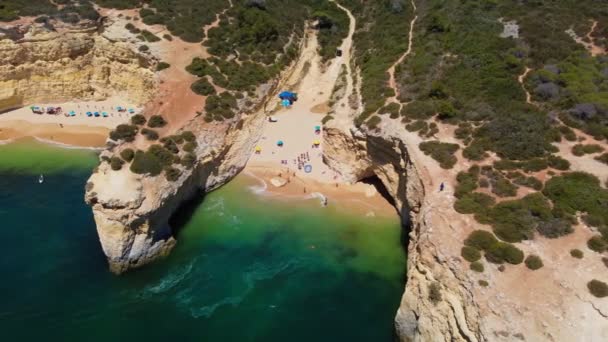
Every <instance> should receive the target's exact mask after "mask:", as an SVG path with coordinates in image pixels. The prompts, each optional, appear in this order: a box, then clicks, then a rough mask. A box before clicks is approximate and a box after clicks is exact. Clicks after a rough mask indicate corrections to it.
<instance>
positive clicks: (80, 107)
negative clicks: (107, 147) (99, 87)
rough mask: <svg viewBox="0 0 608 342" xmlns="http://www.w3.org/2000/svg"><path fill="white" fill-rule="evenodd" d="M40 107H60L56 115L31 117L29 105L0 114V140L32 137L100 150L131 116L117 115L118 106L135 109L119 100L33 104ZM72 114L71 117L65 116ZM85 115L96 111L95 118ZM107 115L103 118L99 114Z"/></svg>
mask: <svg viewBox="0 0 608 342" xmlns="http://www.w3.org/2000/svg"><path fill="white" fill-rule="evenodd" d="M34 106H38V107H40V108H47V107H61V108H62V112H61V113H60V114H58V115H51V114H35V113H33V112H32V110H31V109H30V106H26V107H23V108H18V109H15V110H11V111H7V112H5V113H2V114H0V141H10V140H15V139H20V138H24V137H34V138H37V139H39V140H43V141H48V142H53V143H61V144H67V145H74V146H81V147H102V146H104V144H105V141H106V138H107V136H108V133H109V132H110V130H111V129H113V128H114V127H116V126H118V125H119V124H121V123H124V122H127V121H128V120H129V118H130V117H131V116H132V115H134V114H132V113H129V112H128V111H127V112H119V111H118V110H117V107H118V106H121V107H124V108H127V109H133V110H134V112H135V113H138V112H139V109H138V108H136V107H133V106H130V105H129V104H128V103H126V102H125V101H123V100H122V99H120V98H111V99H108V100H105V101H89V102H67V103H54V104H50V103H40V104H34ZM72 111H73V112H74V113H75V115H74V116H66V115H65V114H66V113H70V112H72ZM87 112H92V113H95V112H98V113H99V115H100V116H99V117H95V116H91V117H89V116H87V114H86V113H87ZM104 112H105V113H107V117H103V116H102V113H104Z"/></svg>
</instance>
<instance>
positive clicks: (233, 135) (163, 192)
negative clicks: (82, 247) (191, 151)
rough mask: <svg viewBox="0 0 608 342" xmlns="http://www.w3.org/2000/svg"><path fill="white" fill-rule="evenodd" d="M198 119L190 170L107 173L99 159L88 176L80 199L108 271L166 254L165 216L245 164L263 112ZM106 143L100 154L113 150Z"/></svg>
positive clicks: (169, 232) (170, 241)
mask: <svg viewBox="0 0 608 342" xmlns="http://www.w3.org/2000/svg"><path fill="white" fill-rule="evenodd" d="M202 120H203V119H202V117H197V118H195V119H194V120H193V121H191V122H190V123H189V124H188V125H187V129H188V130H191V131H193V132H194V133H195V135H196V136H197V143H198V147H197V150H196V151H195V153H196V155H197V157H198V160H197V163H196V165H195V167H194V168H193V169H192V170H183V171H184V172H183V173H182V175H181V177H180V178H179V179H178V180H177V181H175V182H170V181H168V180H166V179H165V177H163V176H158V177H149V176H141V175H136V174H133V173H132V172H131V171H130V170H129V169H128V168H123V169H122V170H121V171H118V172H117V171H112V170H111V168H110V165H109V164H108V163H102V164H101V165H100V166H99V167H98V168H97V170H96V171H95V172H94V173H93V175H92V176H91V177H90V179H89V181H88V183H87V187H86V194H85V201H86V202H87V203H88V204H89V205H91V206H92V208H93V215H94V218H95V223H96V225H97V232H98V235H99V239H100V241H101V245H102V248H103V251H104V253H105V254H106V256H107V258H108V262H109V265H110V270H111V271H112V272H114V273H122V272H124V271H126V270H128V269H130V268H135V267H139V266H142V265H144V264H146V263H148V262H150V261H152V260H154V259H156V258H158V257H159V256H163V255H166V254H168V253H169V251H170V250H171V249H172V248H173V246H174V245H175V243H176V240H175V238H174V232H173V229H172V227H171V226H170V224H169V220H170V218H171V217H172V215H173V214H174V213H175V212H176V210H177V209H178V208H179V207H180V206H181V205H183V204H184V203H185V202H187V201H188V200H190V199H192V198H193V197H195V195H197V194H200V193H203V192H208V191H211V190H213V189H215V188H217V187H218V186H221V185H223V184H224V183H226V182H227V181H228V180H230V179H231V178H232V177H234V176H235V175H236V174H237V173H238V172H239V171H240V170H242V169H243V167H244V166H245V164H246V162H247V156H248V155H249V151H251V150H252V149H253V147H254V144H255V143H256V141H257V140H258V139H259V134H260V132H261V131H262V130H261V128H260V125H262V124H264V121H265V115H264V113H258V114H257V115H251V116H248V117H246V118H244V119H243V121H242V122H240V123H237V122H233V123H231V124H217V125H209V124H207V125H203V124H202ZM115 148H117V147H111V148H109V149H108V150H106V151H104V152H103V153H102V155H104V154H112V153H113V149H115Z"/></svg>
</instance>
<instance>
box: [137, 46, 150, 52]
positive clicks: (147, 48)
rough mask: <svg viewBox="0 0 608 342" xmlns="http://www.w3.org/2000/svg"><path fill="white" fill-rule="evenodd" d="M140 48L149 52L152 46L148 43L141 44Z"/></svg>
mask: <svg viewBox="0 0 608 342" xmlns="http://www.w3.org/2000/svg"><path fill="white" fill-rule="evenodd" d="M138 50H139V51H141V52H147V51H150V47H149V46H148V45H141V46H140V47H139V48H138Z"/></svg>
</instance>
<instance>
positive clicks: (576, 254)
mask: <svg viewBox="0 0 608 342" xmlns="http://www.w3.org/2000/svg"><path fill="white" fill-rule="evenodd" d="M570 255H571V256H572V257H573V258H577V259H582V258H583V256H584V254H583V251H581V250H580V249H571V250H570Z"/></svg>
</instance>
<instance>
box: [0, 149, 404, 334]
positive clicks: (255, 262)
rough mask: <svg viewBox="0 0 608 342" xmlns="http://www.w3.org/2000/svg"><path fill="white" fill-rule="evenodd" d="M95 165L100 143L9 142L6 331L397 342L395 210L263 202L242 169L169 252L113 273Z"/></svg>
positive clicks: (2, 176) (0, 200)
mask: <svg viewBox="0 0 608 342" xmlns="http://www.w3.org/2000/svg"><path fill="white" fill-rule="evenodd" d="M96 163H97V157H96V154H95V152H93V151H87V150H69V149H61V148H57V147H52V146H47V145H42V144H39V143H35V142H31V141H27V142H19V143H14V144H8V145H1V146H0V165H1V166H0V189H1V192H0V222H1V224H0V239H1V241H3V245H4V248H3V257H2V258H0V273H1V274H2V275H3V277H2V279H3V280H2V282H0V291H1V293H3V299H2V301H1V302H0V331H2V335H3V336H4V338H3V339H5V340H8V341H38V340H42V339H45V340H62V341H77V340H86V341H107V340H127V339H130V340H137V341H139V340H146V341H167V340H179V341H201V340H205V341H285V340H290V341H311V340H312V341H344V340H349V341H392V340H393V338H394V332H393V319H394V314H395V311H396V309H397V307H398V306H399V301H400V298H401V294H402V292H403V284H404V279H405V261H406V260H405V253H404V250H403V247H402V246H401V244H400V234H401V227H400V223H399V219H398V218H397V217H380V216H376V217H368V216H365V215H361V214H356V215H355V214H352V213H349V212H344V211H343V210H340V209H339V208H337V207H332V206H330V207H328V208H320V207H319V203H318V200H299V201H290V202H285V201H280V200H276V199H270V198H266V197H264V196H263V195H257V194H254V193H253V192H252V191H251V190H250V188H249V187H250V186H251V184H252V182H251V180H250V179H248V178H247V177H245V176H239V177H237V178H236V179H235V180H233V181H232V182H230V183H229V184H227V185H226V186H224V187H222V188H220V189H219V190H217V191H215V192H213V193H211V194H208V195H207V196H206V197H205V199H204V201H202V203H201V204H200V205H198V206H197V207H196V209H195V210H194V212H193V213H192V216H191V217H190V218H189V220H188V221H187V222H186V223H185V225H184V227H183V228H181V229H180V231H179V235H178V244H177V246H176V248H175V249H174V250H173V252H172V254H171V255H170V256H169V257H167V258H165V259H162V260H159V261H158V262H156V263H153V264H151V265H149V266H146V267H144V268H142V269H139V270H135V271H131V272H128V273H126V274H124V275H122V276H115V275H113V274H111V273H110V272H108V270H107V264H106V261H105V257H104V255H103V253H102V251H101V247H100V245H99V241H98V239H97V234H96V232H95V224H94V222H93V218H92V214H91V210H90V208H89V207H88V206H86V205H85V204H84V202H83V188H84V184H85V183H86V180H87V178H88V176H89V174H90V172H91V170H92V169H93V168H94V167H95V165H96ZM39 173H44V174H45V181H44V183H43V184H38V182H37V175H38V174H39Z"/></svg>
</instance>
